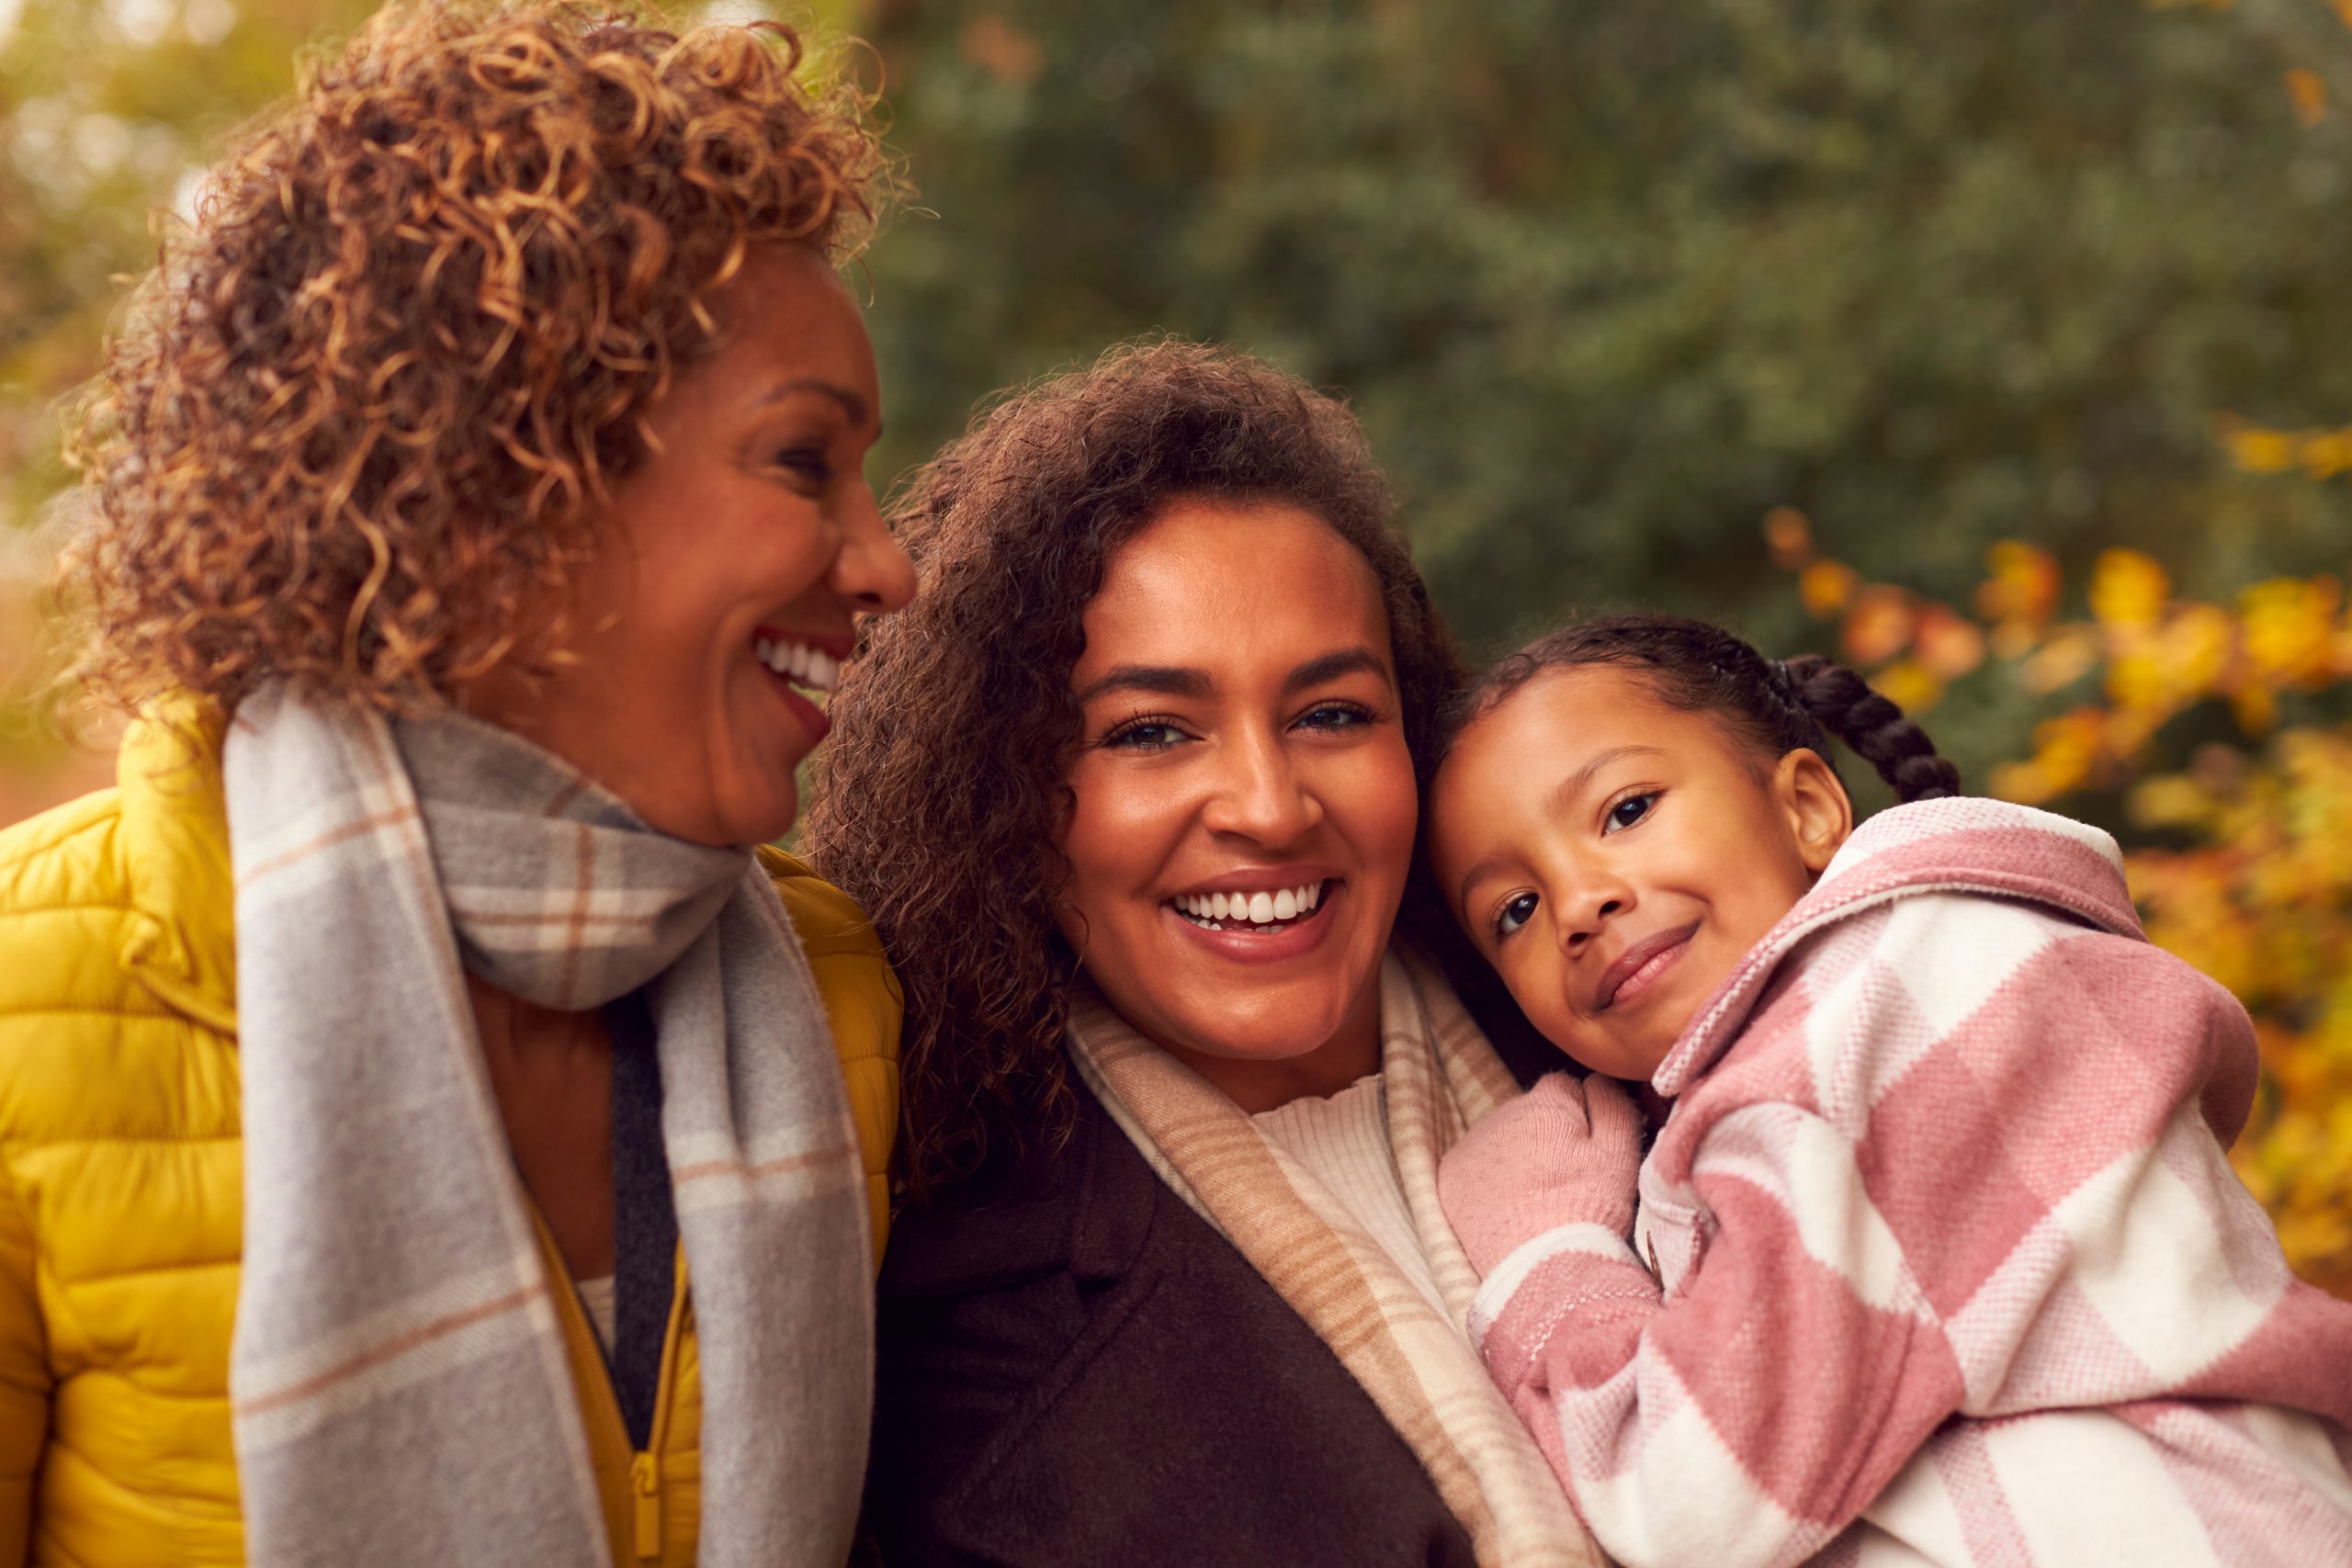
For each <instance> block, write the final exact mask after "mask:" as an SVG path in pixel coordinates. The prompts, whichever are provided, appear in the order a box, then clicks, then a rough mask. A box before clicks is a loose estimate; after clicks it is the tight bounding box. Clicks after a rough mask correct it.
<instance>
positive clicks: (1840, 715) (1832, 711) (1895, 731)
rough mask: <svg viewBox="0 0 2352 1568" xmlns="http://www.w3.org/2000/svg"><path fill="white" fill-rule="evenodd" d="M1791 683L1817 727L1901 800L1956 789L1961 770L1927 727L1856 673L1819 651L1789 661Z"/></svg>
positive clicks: (1953, 792) (1933, 796)
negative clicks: (1938, 747)
mask: <svg viewBox="0 0 2352 1568" xmlns="http://www.w3.org/2000/svg"><path fill="white" fill-rule="evenodd" d="M1786 668H1787V670H1788V672H1789V685H1790V689H1791V691H1792V694H1794V696H1795V698H1796V700H1797V701H1798V702H1799V703H1800V704H1802V705H1804V710H1805V712H1807V713H1809V714H1811V715H1812V716H1813V717H1814V719H1815V721H1816V722H1817V723H1819V724H1820V726H1821V728H1824V729H1826V730H1827V731H1828V732H1829V733H1830V734H1832V735H1834V736H1836V737H1837V738H1838V739H1840V740H1842V741H1844V742H1845V743H1846V746H1847V749H1848V750H1850V751H1852V752H1853V753H1854V755H1856V756H1857V757H1860V759H1861V760H1862V761H1865V762H1868V763H1869V764H1870V765H1871V766H1872V767H1874V768H1876V769H1877V770H1878V773H1879V777H1881V778H1883V779H1884V780H1885V781H1886V782H1887V784H1888V785H1889V786H1890V787H1892V788H1893V789H1894V793H1895V796H1896V798H1897V799H1900V800H1903V801H1906V802H1907V801H1914V800H1937V799H1940V798H1942V797H1943V796H1946V795H1958V794H1959V793H1960V770H1959V769H1958V768H1956V767H1954V766H1953V765H1952V763H1951V760H1950V759H1949V758H1947V757H1944V756H1943V755H1941V754H1940V753H1939V752H1938V751H1937V750H1936V743H1935V742H1934V741H1932V740H1930V739H1928V732H1927V731H1926V730H1924V729H1921V728H1919V727H1918V726H1917V725H1916V724H1914V723H1912V722H1911V720H1909V719H1907V718H1905V717H1904V716H1903V710H1902V709H1901V708H1899V707H1896V706H1895V705H1894V704H1893V703H1892V702H1890V701H1888V700H1887V699H1886V698H1884V697H1883V696H1881V695H1879V694H1878V693H1876V692H1873V691H1871V688H1870V685H1869V683H1868V682H1865V681H1864V680H1863V679H1862V678H1861V677H1860V675H1857V674H1856V673H1854V671H1851V670H1849V669H1847V668H1846V667H1845V666H1844V665H1842V664H1839V663H1838V662H1837V661H1836V660H1829V659H1825V658H1823V657H1822V656H1821V655H1820V654H1817V653H1807V654H1802V655H1800V656H1798V657H1797V658H1795V659H1792V660H1789V661H1788V664H1787V667H1786Z"/></svg>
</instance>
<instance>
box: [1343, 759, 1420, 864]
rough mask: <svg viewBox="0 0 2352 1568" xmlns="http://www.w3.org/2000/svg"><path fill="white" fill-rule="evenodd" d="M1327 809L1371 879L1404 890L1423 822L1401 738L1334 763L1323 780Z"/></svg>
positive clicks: (1410, 762)
mask: <svg viewBox="0 0 2352 1568" xmlns="http://www.w3.org/2000/svg"><path fill="white" fill-rule="evenodd" d="M1324 779H1325V782H1324V786H1323V790H1322V795H1323V800H1324V805H1325V808H1326V809H1327V810H1328V811H1329V813H1330V817H1331V823H1332V826H1333V827H1335V828H1337V829H1339V831H1340V836H1341V837H1343V838H1344V839H1345V840H1347V841H1348V842H1349V843H1350V844H1351V845H1352V846H1353V847H1354V849H1355V851H1356V852H1357V854H1359V855H1360V856H1362V857H1363V871H1364V873H1365V874H1367V875H1370V876H1374V877H1376V878H1378V879H1379V880H1381V881H1382V882H1384V883H1394V884H1395V885H1396V886H1398V887H1400V888H1401V887H1402V886H1404V883H1405V877H1406V875H1407V874H1408V872H1409V871H1410V870H1411V868H1412V863H1413V835H1414V834H1415V833H1416V832H1417V831H1419V828H1420V819H1421V803H1420V794H1419V791H1418V790H1416V789H1415V788H1414V787H1413V759H1412V756H1411V754H1410V753H1409V752H1408V751H1407V750H1406V749H1405V741H1404V738H1403V737H1402V736H1391V737H1385V738H1384V739H1383V741H1382V743H1381V744H1378V745H1373V746H1365V747H1363V748H1360V749H1359V750H1355V751H1352V752H1350V753H1348V754H1346V755H1345V756H1344V757H1343V758H1341V759H1338V760H1335V762H1334V764H1333V766H1332V767H1331V768H1330V769H1329V771H1327V772H1326V773H1325V775H1324Z"/></svg>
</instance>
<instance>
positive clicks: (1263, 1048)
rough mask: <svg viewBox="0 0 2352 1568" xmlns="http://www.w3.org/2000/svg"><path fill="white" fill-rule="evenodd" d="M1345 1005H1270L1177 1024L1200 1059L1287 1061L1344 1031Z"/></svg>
mask: <svg viewBox="0 0 2352 1568" xmlns="http://www.w3.org/2000/svg"><path fill="white" fill-rule="evenodd" d="M1347 1021H1348V1005H1347V1003H1346V1001H1345V1000H1341V1001H1339V1002H1336V1003H1320V1002H1273V1003H1271V1004H1270V1005H1268V1006H1265V1007H1261V1008H1250V1009H1247V1010H1240V1009H1237V1010H1231V1011H1221V1012H1220V1013H1219V1014H1218V1015H1217V1016H1216V1017H1214V1018H1193V1019H1186V1020H1181V1021H1178V1022H1181V1023H1182V1024H1183V1025H1185V1026H1186V1027H1185V1028H1184V1029H1183V1030H1182V1034H1183V1036H1184V1037H1187V1039H1188V1043H1190V1044H1191V1046H1192V1048H1193V1050H1195V1051H1197V1052H1199V1053H1200V1054H1201V1055H1204V1056H1226V1057H1229V1058H1231V1059H1233V1060H1235V1061H1242V1062H1285V1061H1288V1060H1290V1059H1291V1058H1292V1057H1294V1056H1306V1055H1313V1054H1314V1053H1315V1052H1317V1051H1318V1050H1320V1049H1322V1048H1323V1047H1324V1046H1325V1045H1327V1044H1329V1043H1330V1042H1331V1040H1332V1039H1333V1038H1334V1037H1336V1036H1337V1035H1338V1034H1339V1032H1340V1030H1341V1029H1342V1028H1343V1027H1345V1026H1346V1023H1347Z"/></svg>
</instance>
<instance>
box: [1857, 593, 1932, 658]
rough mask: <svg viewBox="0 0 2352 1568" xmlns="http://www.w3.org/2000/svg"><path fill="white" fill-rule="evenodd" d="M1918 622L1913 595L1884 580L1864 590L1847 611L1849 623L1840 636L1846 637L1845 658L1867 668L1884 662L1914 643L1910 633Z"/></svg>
mask: <svg viewBox="0 0 2352 1568" xmlns="http://www.w3.org/2000/svg"><path fill="white" fill-rule="evenodd" d="M1917 625H1918V617H1917V615H1916V614H1915V613H1914V612H1913V610H1912V607H1911V596H1910V595H1909V594H1908V593H1905V592H1903V590H1901V589H1900V588H1889V587H1887V586H1885V585H1884V584H1883V583H1880V584H1873V585H1871V587H1869V588H1866V589H1864V590H1862V592H1861V593H1860V595H1858V596H1857V597H1856V598H1855V600H1854V602H1853V604H1852V605H1851V606H1850V607H1849V609H1848V610H1847V612H1846V625H1845V626H1844V628H1843V629H1842V631H1841V632H1840V634H1839V635H1840V636H1841V637H1842V638H1843V639H1844V643H1845V649H1846V657H1847V658H1848V659H1849V660H1851V661H1852V662H1854V663H1856V664H1859V665H1862V666H1864V667H1865V668H1867V667H1869V666H1871V665H1877V664H1883V663H1885V662H1886V661H1887V660H1890V659H1892V658H1894V656H1895V655H1896V654H1898V653H1900V652H1902V651H1903V650H1904V649H1906V648H1908V647H1909V646H1911V634H1912V632H1913V630H1914V629H1915V628H1916V627H1917Z"/></svg>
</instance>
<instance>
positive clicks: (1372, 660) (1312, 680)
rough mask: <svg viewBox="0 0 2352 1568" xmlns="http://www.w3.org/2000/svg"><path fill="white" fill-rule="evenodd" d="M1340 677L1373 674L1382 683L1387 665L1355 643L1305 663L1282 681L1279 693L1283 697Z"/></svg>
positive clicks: (1372, 652)
mask: <svg viewBox="0 0 2352 1568" xmlns="http://www.w3.org/2000/svg"><path fill="white" fill-rule="evenodd" d="M1342 675H1377V676H1379V677H1380V679H1381V680H1383V681H1386V680H1387V679H1388V665H1387V662H1386V661H1385V660H1383V659H1382V658H1381V657H1380V655H1378V654H1377V653H1374V651H1373V650H1372V649H1369V648H1366V647H1364V646H1363V644H1362V643H1358V644H1357V645H1356V646H1355V647H1353V648H1343V649H1340V650H1339V651H1337V652H1335V653H1327V654H1324V655H1323V656H1322V657H1321V658H1319V659H1310V660H1307V661H1306V663H1304V664H1302V665H1300V666H1299V667H1298V668H1297V669H1295V670H1294V671H1291V672H1290V674H1289V675H1288V676H1286V677H1285V678H1284V679H1283V693H1284V694H1285V695H1287V694H1290V693H1293V692H1300V691H1304V690H1306V688H1307V687H1309V686H1320V685H1322V684H1323V683H1324V682H1327V681H1336V680H1338V679H1339V678H1340V676H1342Z"/></svg>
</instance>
